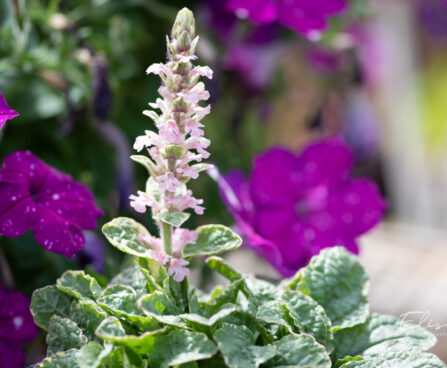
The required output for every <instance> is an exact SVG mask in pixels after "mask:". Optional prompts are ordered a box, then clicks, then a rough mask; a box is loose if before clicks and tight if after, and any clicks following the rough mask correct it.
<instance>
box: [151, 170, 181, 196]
mask: <svg viewBox="0 0 447 368" xmlns="http://www.w3.org/2000/svg"><path fill="white" fill-rule="evenodd" d="M157 182H158V183H159V187H160V190H167V191H169V192H172V193H175V192H176V190H177V188H178V187H180V186H181V185H182V183H180V182H179V180H178V179H177V178H176V177H175V176H174V174H173V173H172V172H170V171H168V172H166V173H165V174H163V175H160V176H157Z"/></svg>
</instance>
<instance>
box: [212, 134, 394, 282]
mask: <svg viewBox="0 0 447 368" xmlns="http://www.w3.org/2000/svg"><path fill="white" fill-rule="evenodd" d="M351 166H352V154H351V152H350V151H349V150H348V148H347V147H346V146H345V145H344V144H343V143H342V142H341V140H339V139H328V140H323V141H320V142H317V143H313V144H311V145H310V146H308V147H307V148H306V149H305V150H304V151H303V152H302V153H301V155H299V156H296V155H295V154H293V153H292V152H290V151H288V150H286V149H281V148H273V149H270V150H269V151H267V152H266V153H264V154H261V155H260V156H258V157H256V159H255V161H254V168H253V171H252V173H251V177H250V180H249V181H248V182H247V181H245V179H244V175H243V173H242V172H241V171H239V170H234V171H232V172H231V173H229V174H228V175H226V176H225V177H224V178H220V180H219V184H220V189H221V193H222V196H223V199H224V201H225V203H226V205H227V206H228V208H229V210H230V212H231V213H232V214H233V216H234V218H235V220H236V224H237V226H238V228H239V229H240V231H241V233H242V234H243V235H244V236H245V239H246V242H248V245H249V246H251V247H252V249H254V250H255V251H256V252H257V253H258V254H260V255H261V256H262V257H264V258H265V259H267V260H268V261H269V262H270V263H271V264H272V265H273V266H275V267H276V268H277V269H278V271H279V272H281V273H282V274H283V275H284V276H290V275H292V274H293V273H294V272H295V271H297V270H298V269H299V268H300V267H302V266H304V265H305V264H306V263H307V262H308V261H309V259H310V258H311V257H312V256H313V255H315V254H318V253H319V251H320V250H321V249H322V248H325V247H330V246H335V245H343V246H345V247H346V248H347V249H349V250H350V251H352V252H354V253H357V252H358V247H357V243H356V238H357V237H358V236H359V235H361V234H363V233H365V232H366V231H368V230H369V229H371V228H372V227H373V226H375V225H376V224H377V223H378V222H379V221H380V220H381V219H382V216H383V213H384V211H385V207H386V204H385V200H384V199H383V198H382V196H381V195H380V193H379V190H378V188H377V187H376V185H375V184H374V183H373V182H371V181H370V180H367V179H351V178H350V177H349V174H350V171H351Z"/></svg>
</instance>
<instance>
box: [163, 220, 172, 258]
mask: <svg viewBox="0 0 447 368" xmlns="http://www.w3.org/2000/svg"><path fill="white" fill-rule="evenodd" d="M161 237H162V239H163V245H164V248H165V253H166V254H169V255H172V226H171V225H169V224H166V223H164V222H162V223H161Z"/></svg>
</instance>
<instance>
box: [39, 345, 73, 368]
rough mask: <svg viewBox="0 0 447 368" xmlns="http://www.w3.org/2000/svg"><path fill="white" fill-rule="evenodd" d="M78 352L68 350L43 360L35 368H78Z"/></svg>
mask: <svg viewBox="0 0 447 368" xmlns="http://www.w3.org/2000/svg"><path fill="white" fill-rule="evenodd" d="M78 354H79V350H77V349H70V350H67V351H63V352H60V353H56V354H54V355H51V356H50V357H48V358H45V359H44V360H43V361H42V362H40V363H39V364H37V365H36V368H80V367H79V364H78Z"/></svg>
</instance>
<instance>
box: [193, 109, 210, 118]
mask: <svg viewBox="0 0 447 368" xmlns="http://www.w3.org/2000/svg"><path fill="white" fill-rule="evenodd" d="M210 112H211V105H208V106H205V107H201V106H198V105H197V106H196V107H194V114H195V118H196V120H201V119H202V118H203V117H205V116H206V115H208V114H209V113H210Z"/></svg>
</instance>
